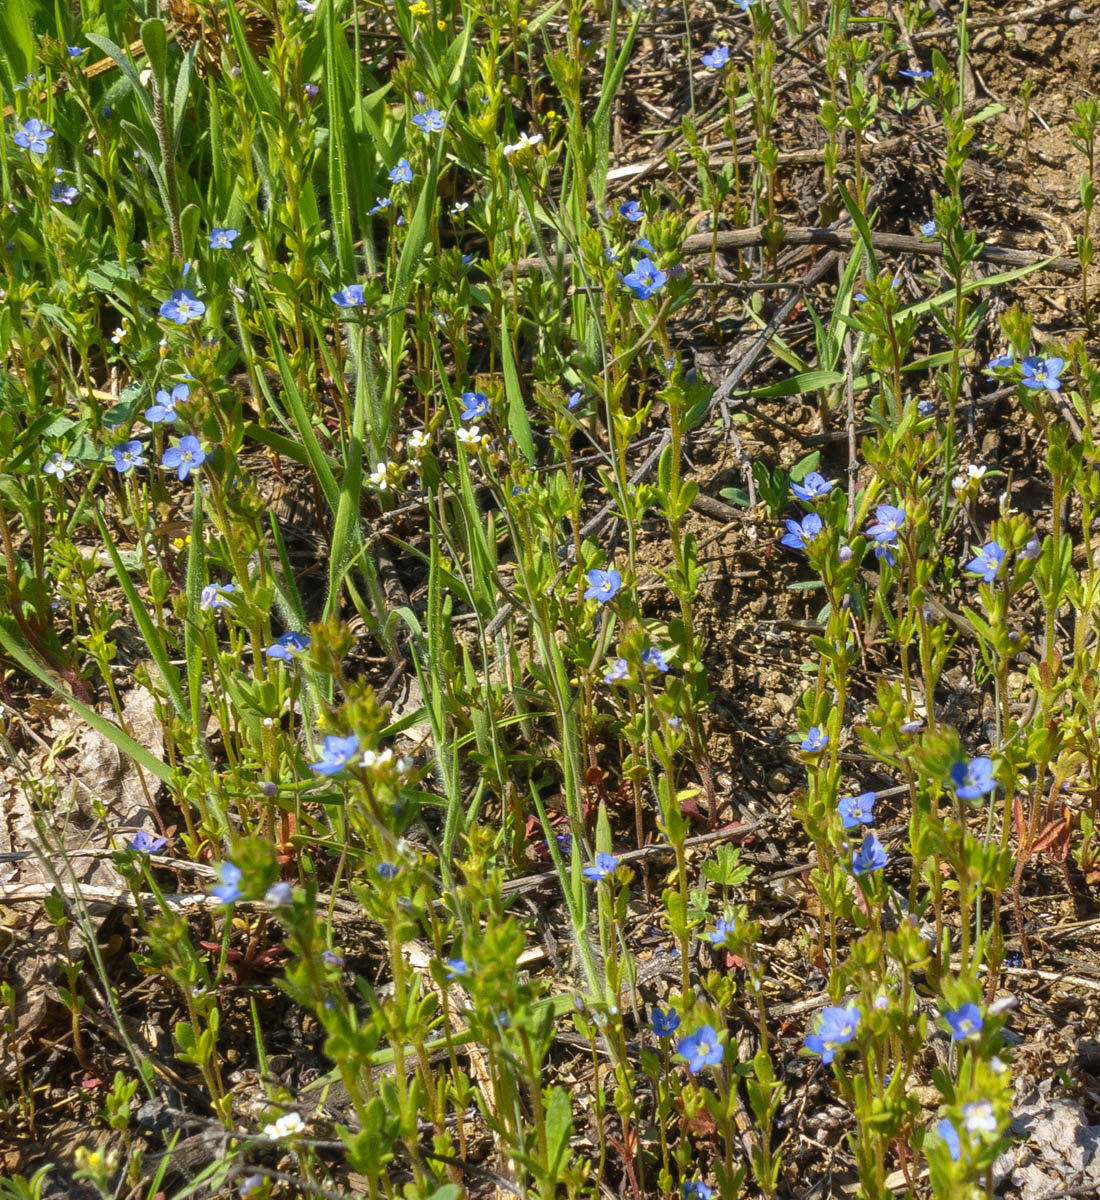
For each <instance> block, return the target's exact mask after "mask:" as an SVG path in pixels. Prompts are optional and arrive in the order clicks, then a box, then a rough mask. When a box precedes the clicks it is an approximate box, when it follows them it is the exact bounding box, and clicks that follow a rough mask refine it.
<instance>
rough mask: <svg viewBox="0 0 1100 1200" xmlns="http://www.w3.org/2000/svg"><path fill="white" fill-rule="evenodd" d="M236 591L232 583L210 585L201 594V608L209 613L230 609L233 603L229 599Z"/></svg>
mask: <svg viewBox="0 0 1100 1200" xmlns="http://www.w3.org/2000/svg"><path fill="white" fill-rule="evenodd" d="M236 590H237V589H236V587H234V585H233V584H231V583H208V584H207V585H206V587H204V588H203V589H202V591H201V592H200V593H199V608H201V609H203V610H204V611H208V612H217V610H218V609H219V608H229V607H230V604H231V601H230V600H229V599H228V597H229V596H230V595H231V594H232V593H233V592H235V591H236Z"/></svg>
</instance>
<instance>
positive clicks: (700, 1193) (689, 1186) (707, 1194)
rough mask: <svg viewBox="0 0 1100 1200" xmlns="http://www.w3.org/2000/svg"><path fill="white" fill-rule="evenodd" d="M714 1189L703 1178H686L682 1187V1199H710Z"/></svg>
mask: <svg viewBox="0 0 1100 1200" xmlns="http://www.w3.org/2000/svg"><path fill="white" fill-rule="evenodd" d="M713 1195H714V1193H713V1191H712V1190H711V1189H710V1188H709V1187H708V1186H707V1185H706V1184H705V1183H704V1182H703V1181H702V1180H701V1179H685V1180H684V1186H683V1188H682V1189H681V1198H682V1200H710V1198H711V1196H713Z"/></svg>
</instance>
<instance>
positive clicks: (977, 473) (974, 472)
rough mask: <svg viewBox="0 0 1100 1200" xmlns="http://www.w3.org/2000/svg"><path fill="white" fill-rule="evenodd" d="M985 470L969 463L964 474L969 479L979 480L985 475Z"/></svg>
mask: <svg viewBox="0 0 1100 1200" xmlns="http://www.w3.org/2000/svg"><path fill="white" fill-rule="evenodd" d="M985 470H986V469H985V467H981V466H978V465H977V464H976V463H971V464H970V466H969V467H967V468H966V473H967V475H969V476H970V478H971V479H981V477H982V476H983V475H984V474H985Z"/></svg>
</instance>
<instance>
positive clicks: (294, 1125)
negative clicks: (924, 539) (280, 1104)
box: [263, 1112, 306, 1142]
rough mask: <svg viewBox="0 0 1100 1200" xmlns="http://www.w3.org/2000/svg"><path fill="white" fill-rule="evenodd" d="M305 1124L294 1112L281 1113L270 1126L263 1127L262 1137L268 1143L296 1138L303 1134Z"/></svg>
mask: <svg viewBox="0 0 1100 1200" xmlns="http://www.w3.org/2000/svg"><path fill="white" fill-rule="evenodd" d="M305 1129H306V1124H305V1122H304V1121H303V1120H302V1118H301V1117H300V1116H298V1114H297V1113H296V1112H289V1113H283V1115H282V1116H281V1117H280V1118H279V1119H278V1120H277V1121H275V1122H274V1123H273V1124H271V1125H265V1126H264V1130H263V1133H264V1137H265V1138H268V1139H269V1140H270V1141H273V1142H278V1141H282V1140H283V1139H284V1138H292V1137H297V1136H298V1134H300V1133H305Z"/></svg>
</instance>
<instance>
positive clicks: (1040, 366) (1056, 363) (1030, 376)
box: [1020, 354, 1066, 392]
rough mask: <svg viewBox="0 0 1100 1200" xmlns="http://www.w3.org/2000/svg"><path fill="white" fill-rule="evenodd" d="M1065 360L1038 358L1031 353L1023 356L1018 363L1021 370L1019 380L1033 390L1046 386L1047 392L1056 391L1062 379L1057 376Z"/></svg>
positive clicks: (1060, 372)
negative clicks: (1021, 360) (1021, 373)
mask: <svg viewBox="0 0 1100 1200" xmlns="http://www.w3.org/2000/svg"><path fill="white" fill-rule="evenodd" d="M1065 365H1066V360H1065V359H1064V358H1058V357H1057V356H1055V357H1054V358H1039V357H1037V356H1036V355H1034V354H1032V355H1031V356H1030V357H1028V358H1025V359H1024V361H1023V362H1022V363H1021V364H1020V367H1021V369H1022V370H1023V378H1022V379H1021V380H1020V382H1021V383H1022V384H1023V385H1024V387H1026V388H1031V389H1032V390H1035V389H1037V388H1046V389H1047V391H1049V392H1056V391H1057V390H1058V389H1059V388H1060V387H1061V386H1062V381H1061V380H1060V379H1059V378H1058V376H1059V375H1061V374H1062V371H1063V370H1064V369H1065Z"/></svg>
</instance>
